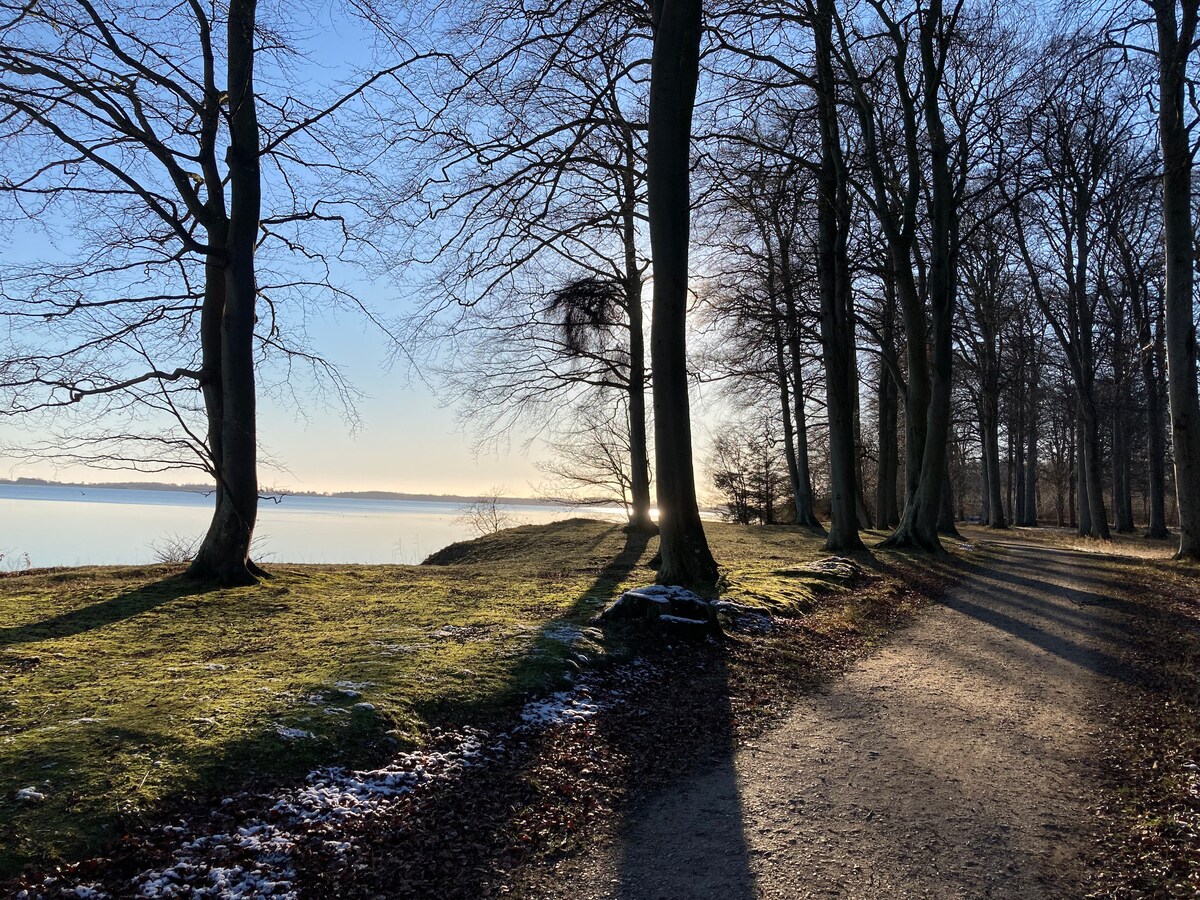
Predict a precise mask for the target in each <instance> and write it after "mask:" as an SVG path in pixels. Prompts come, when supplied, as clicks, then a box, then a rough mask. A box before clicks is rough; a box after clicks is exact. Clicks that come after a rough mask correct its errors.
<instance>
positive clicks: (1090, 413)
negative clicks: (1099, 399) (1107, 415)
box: [1080, 398, 1112, 541]
mask: <svg viewBox="0 0 1200 900" xmlns="http://www.w3.org/2000/svg"><path fill="white" fill-rule="evenodd" d="M1080 415H1081V416H1082V419H1083V422H1082V425H1083V428H1082V436H1083V446H1082V448H1081V449H1082V451H1083V453H1082V458H1081V460H1080V462H1081V465H1080V472H1081V473H1082V476H1083V477H1082V481H1081V482H1080V494H1081V498H1082V501H1081V504H1080V505H1081V509H1082V508H1083V507H1086V509H1087V519H1086V522H1087V525H1088V530H1087V531H1084V530H1083V523H1084V521H1085V520H1084V517H1083V515H1082V513H1081V514H1080V533H1081V534H1087V535H1091V536H1094V537H1098V538H1102V539H1104V540H1106V541H1107V540H1110V539H1111V537H1112V536H1111V534H1110V533H1109V530H1108V511H1107V510H1106V509H1105V508H1104V479H1103V475H1102V474H1101V468H1102V458H1101V454H1100V417H1099V415H1098V414H1097V413H1096V407H1095V404H1094V403H1093V402H1091V401H1090V400H1088V399H1085V398H1081V399H1080Z"/></svg>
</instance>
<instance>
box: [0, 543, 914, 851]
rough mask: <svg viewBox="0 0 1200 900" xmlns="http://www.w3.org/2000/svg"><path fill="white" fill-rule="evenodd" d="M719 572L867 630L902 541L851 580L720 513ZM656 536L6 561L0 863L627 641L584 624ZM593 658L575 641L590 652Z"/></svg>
mask: <svg viewBox="0 0 1200 900" xmlns="http://www.w3.org/2000/svg"><path fill="white" fill-rule="evenodd" d="M710 531H711V537H712V541H713V544H714V550H715V552H716V554H717V557H718V558H719V559H720V560H721V562H722V563H723V565H724V566H725V567H726V572H727V578H728V582H727V583H726V584H725V585H724V586H723V592H724V593H725V594H726V595H727V596H729V597H730V598H731V599H735V600H743V601H752V602H755V603H767V604H769V605H771V606H772V607H773V608H775V609H776V610H777V611H780V612H786V613H788V614H791V615H799V616H801V617H802V618H801V619H800V620H799V621H803V622H807V623H809V624H810V625H811V626H812V628H813V629H814V630H813V633H814V634H816V633H822V629H823V630H824V633H827V634H830V635H835V634H840V635H843V636H847V637H848V636H854V637H855V639H858V640H861V639H866V637H869V635H870V634H871V633H872V631H871V629H872V628H874V627H876V624H877V623H875V622H874V620H876V619H877V620H879V621H880V622H882V621H883V619H885V618H886V616H887V614H888V613H889V611H890V609H891V607H889V606H888V605H887V604H883V605H881V606H879V607H874V606H872V605H871V604H870V603H869V602H868V601H869V600H870V598H871V597H881V596H884V595H886V594H887V593H888V592H889V591H892V590H896V591H898V589H899V588H900V586H901V585H902V583H903V582H904V580H905V575H904V570H903V565H904V562H903V559H902V558H901V559H899V561H898V563H897V566H891V567H889V566H883V567H881V568H880V569H879V571H878V572H877V573H876V574H875V575H873V576H872V581H871V584H870V585H868V586H867V587H866V588H865V589H863V590H860V591H858V592H856V593H855V594H854V595H853V596H850V595H843V592H839V591H837V590H833V591H832V592H831V591H830V589H829V585H827V584H826V583H825V582H824V581H823V580H822V579H821V578H820V577H818V576H816V575H813V574H812V573H806V572H804V571H802V570H798V569H796V568H795V567H796V566H797V565H798V564H800V563H803V562H805V561H808V560H812V559H815V558H817V557H819V556H821V555H822V553H821V543H820V540H819V539H817V538H815V537H814V536H813V535H811V534H810V533H807V532H803V531H797V530H790V529H769V530H762V529H751V528H739V527H735V526H726V525H718V524H713V525H712V526H711V527H710ZM655 544H656V541H655V540H654V539H650V538H647V537H646V536H639V535H626V534H625V533H623V532H622V531H621V530H620V529H619V528H617V527H616V526H613V525H611V524H607V523H602V522H596V521H588V520H572V521H568V522H562V523H556V524H554V525H549V526H538V527H526V528H519V529H514V530H512V531H509V532H505V533H502V534H499V535H495V536H493V537H490V538H487V539H485V540H482V541H480V542H476V543H474V544H471V545H468V546H466V547H458V548H456V550H455V551H454V552H453V554H451V556H452V558H453V560H454V561H453V563H452V564H445V565H424V566H415V567H412V566H408V567H406V566H388V567H357V566H354V567H352V566H340V567H338V566H283V565H281V566H278V567H276V568H275V570H274V575H275V577H274V578H273V579H272V580H271V581H269V582H267V583H265V584H264V585H262V586H260V587H255V588H245V589H237V590H204V589H202V588H201V587H199V586H197V585H195V584H193V583H190V582H188V581H186V580H184V579H182V578H180V577H179V572H178V569H173V568H170V567H147V568H140V569H131V568H91V569H65V570H57V571H47V572H34V573H28V574H20V575H13V576H9V577H5V578H3V579H2V580H0V785H2V786H3V796H0V825H2V827H0V873H3V872H9V873H11V872H13V871H15V869H16V868H17V867H18V866H19V865H21V864H23V863H27V862H35V863H39V864H51V863H54V862H56V861H59V860H71V859H74V858H79V857H80V856H82V855H86V854H88V853H90V852H94V851H96V850H98V849H100V848H103V847H105V846H106V845H108V844H109V842H110V841H111V840H113V839H114V838H115V837H117V836H119V835H121V834H122V833H125V832H127V831H129V830H134V831H136V830H137V829H138V828H139V827H141V826H142V825H144V824H146V823H150V822H154V821H158V820H161V818H162V817H163V816H164V815H169V814H170V813H171V811H172V810H175V809H178V810H183V811H186V810H189V809H193V808H197V807H202V806H203V804H204V801H205V799H206V798H211V799H220V798H221V797H223V796H225V795H226V794H227V793H228V792H229V791H232V790H234V789H237V788H239V787H241V786H244V785H246V784H247V783H253V784H270V783H278V782H279V781H280V780H281V779H283V780H285V781H286V779H289V778H294V777H296V776H300V775H303V774H304V773H306V772H308V771H309V770H311V769H313V768H315V767H319V766H322V765H326V766H327V765H345V766H354V765H366V764H370V763H378V762H382V761H385V760H386V759H388V758H389V757H390V756H391V755H392V754H394V753H396V752H397V751H400V750H404V749H408V748H412V747H415V746H418V745H419V744H421V743H422V742H423V741H425V740H426V738H427V736H428V735H429V733H430V728H431V727H432V726H434V725H437V726H445V727H451V728H453V727H460V726H462V725H466V724H472V725H479V724H487V723H489V722H490V721H492V720H493V719H497V718H503V717H504V716H506V715H508V716H511V715H512V713H513V711H514V710H519V709H520V707H521V704H522V703H523V702H524V701H525V700H526V699H527V698H528V697H529V696H531V695H537V694H545V693H547V692H550V691H553V690H554V689H555V688H556V687H558V686H561V685H562V684H564V683H565V682H564V679H565V677H566V676H567V675H568V674H569V673H571V672H573V671H576V670H578V669H579V667H580V665H581V664H586V665H588V666H601V667H603V666H604V665H605V664H606V662H612V661H619V660H621V659H626V658H628V657H629V655H630V653H631V647H630V645H629V642H628V640H626V639H625V637H623V636H622V635H621V634H620V633H616V632H613V633H603V634H602V633H599V632H597V633H593V634H589V635H583V634H582V633H581V631H580V627H581V626H582V625H584V624H585V623H586V622H587V621H588V620H589V619H590V618H591V617H592V616H593V615H594V614H595V613H596V611H597V610H598V609H599V608H601V607H602V606H603V605H604V604H605V603H607V602H608V601H610V600H611V599H612V598H613V597H614V596H616V594H617V593H619V591H620V590H622V589H623V588H624V587H627V586H631V585H634V584H644V583H647V582H648V581H651V580H652V579H653V573H652V572H651V571H650V570H649V569H648V568H647V567H646V563H647V561H648V560H649V559H650V557H651V556H652V555H653V553H654V550H655ZM584 660H586V662H585V663H581V661H584Z"/></svg>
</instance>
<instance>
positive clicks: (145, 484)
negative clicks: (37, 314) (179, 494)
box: [0, 478, 561, 506]
mask: <svg viewBox="0 0 1200 900" xmlns="http://www.w3.org/2000/svg"><path fill="white" fill-rule="evenodd" d="M5 484H12V485H20V486H22V487H70V488H93V489H100V488H102V489H105V490H116V491H183V492H186V493H199V494H211V493H212V490H213V488H212V486H211V485H205V484H173V483H171V482H166V481H96V482H85V481H50V480H48V479H45V478H0V485H5ZM263 493H264V494H267V495H271V496H281V495H282V496H285V497H328V498H330V499H333V500H417V501H428V502H432V503H473V502H476V501H478V500H480V499H482V498H480V497H475V496H466V495H463V494H409V493H404V492H402V491H332V492H325V491H292V490H278V489H270V490H264V491H263ZM500 502H502V503H520V504H528V505H534V506H559V505H561V502H560V501H558V500H553V499H546V498H541V497H503V498H501V501H500Z"/></svg>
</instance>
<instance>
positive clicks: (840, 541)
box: [813, 0, 863, 553]
mask: <svg viewBox="0 0 1200 900" xmlns="http://www.w3.org/2000/svg"><path fill="white" fill-rule="evenodd" d="M833 14H834V7H833V0H818V2H817V16H816V20H815V22H814V23H813V34H814V39H815V45H816V68H817V81H818V90H817V118H818V121H819V124H820V129H821V165H820V170H819V173H818V192H817V194H818V196H817V204H818V206H817V278H818V282H819V286H820V293H821V341H822V345H823V347H824V351H825V373H826V374H825V395H826V409H827V411H828V416H829V481H830V517H831V519H832V522H831V524H830V528H829V537H828V539H827V540H826V542H825V549H826V550H829V551H832V552H839V553H842V552H847V551H853V550H861V549H863V543H862V539H861V538H860V537H859V534H858V501H859V489H858V480H857V478H856V477H855V471H856V468H857V464H858V463H857V456H858V453H857V447H856V444H855V440H854V395H853V383H854V382H853V372H852V371H851V366H853V365H854V316H853V310H852V309H851V306H850V282H849V274H850V273H849V260H848V258H847V248H846V241H847V237H848V233H849V204H850V200H849V195H848V192H847V184H846V173H845V169H844V165H843V160H842V147H841V129H840V127H839V124H838V119H837V106H836V102H837V98H836V84H835V81H834V72H833Z"/></svg>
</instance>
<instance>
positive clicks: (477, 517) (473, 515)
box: [458, 487, 521, 537]
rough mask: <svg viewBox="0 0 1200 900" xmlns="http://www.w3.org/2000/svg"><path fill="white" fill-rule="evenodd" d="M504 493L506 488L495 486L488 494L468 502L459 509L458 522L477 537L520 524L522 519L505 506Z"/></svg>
mask: <svg viewBox="0 0 1200 900" xmlns="http://www.w3.org/2000/svg"><path fill="white" fill-rule="evenodd" d="M504 494H505V490H504V488H500V487H494V488H492V489H491V491H490V492H489V493H488V495H487V496H485V497H480V498H479V499H478V500H476V501H474V502H472V503H468V504H466V505H465V506H463V507H462V508H461V509H460V510H459V516H458V523H459V524H460V525H465V526H467V527H468V528H469V529H471V532H472V533H473V534H474V535H475V536H476V537H485V536H487V535H489V534H495V533H496V532H497V531H503V530H504V529H506V528H513V527H515V526H517V525H520V524H521V521H520V520H519V519H518V518H517V517H516V516H514V515H513V514H512V513H510V512H508V511H507V510H506V509H505V508H504Z"/></svg>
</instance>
